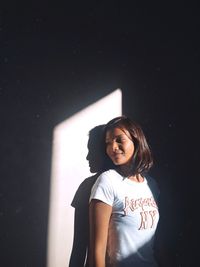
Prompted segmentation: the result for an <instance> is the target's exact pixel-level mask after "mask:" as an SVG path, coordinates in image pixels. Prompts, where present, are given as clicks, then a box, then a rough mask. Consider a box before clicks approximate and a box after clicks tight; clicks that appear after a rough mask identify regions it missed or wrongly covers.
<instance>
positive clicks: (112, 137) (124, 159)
mask: <svg viewBox="0 0 200 267" xmlns="http://www.w3.org/2000/svg"><path fill="white" fill-rule="evenodd" d="M105 141H106V153H107V155H108V156H109V157H110V159H111V160H112V162H113V163H114V164H115V165H124V164H128V163H129V162H130V161H131V159H132V157H133V154H134V149H135V147H134V143H133V141H132V138H131V136H130V134H129V132H128V131H127V130H125V129H124V130H123V131H122V130H121V129H120V128H114V129H112V130H109V131H107V133H106V140H105Z"/></svg>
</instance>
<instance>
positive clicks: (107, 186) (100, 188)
mask: <svg viewBox="0 0 200 267" xmlns="http://www.w3.org/2000/svg"><path fill="white" fill-rule="evenodd" d="M92 199H98V200H101V201H102V202H104V203H106V204H108V205H110V206H113V202H114V190H113V186H112V181H111V177H109V175H107V174H105V173H102V174H101V175H100V176H99V177H98V179H97V181H96V182H95V184H94V186H93V187H92V190H91V195H90V201H91V200H92Z"/></svg>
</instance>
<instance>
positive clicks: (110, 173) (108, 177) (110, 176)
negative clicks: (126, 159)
mask: <svg viewBox="0 0 200 267" xmlns="http://www.w3.org/2000/svg"><path fill="white" fill-rule="evenodd" d="M120 180H122V176H121V175H120V174H119V173H118V172H117V171H116V170H114V169H109V170H106V171H104V172H102V173H101V174H100V175H99V177H98V178H97V181H96V183H101V182H106V183H114V182H116V181H120Z"/></svg>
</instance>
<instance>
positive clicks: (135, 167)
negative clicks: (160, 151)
mask: <svg viewBox="0 0 200 267" xmlns="http://www.w3.org/2000/svg"><path fill="white" fill-rule="evenodd" d="M114 128H119V129H121V130H122V131H124V130H126V131H128V132H129V133H130V135H131V139H132V141H133V143H134V146H135V150H134V154H133V158H132V164H130V166H128V167H127V169H126V168H123V172H125V173H122V175H124V176H131V175H137V174H145V173H147V172H148V171H149V169H150V168H151V167H152V165H153V158H152V153H151V150H150V148H149V145H148V143H147V140H146V137H145V135H144V133H143V130H142V128H141V127H140V125H139V124H138V123H136V122H135V121H133V120H131V119H130V118H128V117H126V116H124V115H123V116H119V117H116V118H114V119H112V120H110V121H109V122H108V123H107V124H106V125H105V127H104V138H105V136H106V133H107V131H109V130H112V129H114ZM105 150H106V144H105ZM107 160H108V162H109V163H108V164H107V167H108V166H109V167H108V168H115V169H118V168H119V166H115V165H114V164H112V162H111V160H109V159H107Z"/></svg>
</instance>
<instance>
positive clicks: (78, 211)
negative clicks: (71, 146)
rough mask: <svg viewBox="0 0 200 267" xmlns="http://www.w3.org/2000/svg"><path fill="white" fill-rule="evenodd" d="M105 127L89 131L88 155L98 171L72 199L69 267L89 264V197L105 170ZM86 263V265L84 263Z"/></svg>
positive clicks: (94, 170) (91, 170)
mask: <svg viewBox="0 0 200 267" xmlns="http://www.w3.org/2000/svg"><path fill="white" fill-rule="evenodd" d="M103 127H104V125H98V126H96V127H94V128H92V129H91V130H90V132H89V140H88V155H87V160H88V162H89V167H90V172H91V173H96V174H95V175H93V176H90V177H88V178H86V179H85V180H84V181H83V182H82V183H81V184H80V186H79V187H78V189H77V191H76V193H75V196H74V198H73V201H72V204H71V205H72V207H74V208H75V213H74V239H73V247H72V252H71V257H70V263H69V267H79V266H80V267H83V266H88V258H87V251H88V246H89V205H88V203H89V197H90V192H91V189H92V186H93V184H94V183H95V181H96V179H97V178H98V176H99V174H100V173H101V172H102V171H103V170H104V158H105V157H104V154H105V151H104V144H103V139H102V137H103V134H102V133H103ZM84 264H85V265H84Z"/></svg>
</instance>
